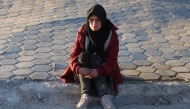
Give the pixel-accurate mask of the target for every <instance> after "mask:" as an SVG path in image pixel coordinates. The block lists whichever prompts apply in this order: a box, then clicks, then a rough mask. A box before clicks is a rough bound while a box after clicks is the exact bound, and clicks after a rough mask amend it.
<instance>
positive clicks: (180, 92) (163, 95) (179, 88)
mask: <svg viewBox="0 0 190 109" xmlns="http://www.w3.org/2000/svg"><path fill="white" fill-rule="evenodd" d="M62 98H67V100H68V101H69V100H72V99H73V100H74V101H73V102H74V103H75V104H76V103H77V102H78V100H79V99H80V88H79V85H74V84H71V83H69V84H64V83H61V82H44V81H42V82H35V81H30V82H25V83H19V82H18V83H15V84H12V85H11V83H5V84H3V83H1V90H0V105H1V104H2V105H3V104H4V105H14V104H17V103H20V102H23V101H31V100H34V99H36V100H38V101H43V102H46V101H50V100H52V99H54V100H53V101H52V102H57V103H59V102H63V100H61V99H62ZM56 100H57V101H56ZM93 100H97V98H94V99H93ZM73 102H72V103H73ZM114 102H115V103H116V104H117V102H119V103H122V104H126V105H130V104H153V105H160V104H171V103H189V102H190V84H189V83H187V82H186V83H180V82H151V83H141V82H135V83H132V82H124V83H122V84H120V85H119V93H118V94H117V96H116V97H115V99H114ZM52 104H54V103H52Z"/></svg>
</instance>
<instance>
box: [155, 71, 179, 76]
mask: <svg viewBox="0 0 190 109" xmlns="http://www.w3.org/2000/svg"><path fill="white" fill-rule="evenodd" d="M155 73H157V74H159V75H161V76H169V77H170V76H175V75H176V74H177V73H176V72H174V71H171V70H157V71H156V72H155Z"/></svg>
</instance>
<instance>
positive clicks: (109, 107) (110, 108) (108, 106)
mask: <svg viewBox="0 0 190 109" xmlns="http://www.w3.org/2000/svg"><path fill="white" fill-rule="evenodd" d="M111 99H112V96H111V95H104V96H102V98H101V101H100V102H101V104H102V105H103V107H104V109H115V106H114V105H113V103H112V101H111Z"/></svg>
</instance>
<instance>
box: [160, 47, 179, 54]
mask: <svg viewBox="0 0 190 109" xmlns="http://www.w3.org/2000/svg"><path fill="white" fill-rule="evenodd" d="M158 51H161V52H164V53H167V52H172V53H175V51H176V50H174V49H172V48H165V47H161V48H159V49H158Z"/></svg>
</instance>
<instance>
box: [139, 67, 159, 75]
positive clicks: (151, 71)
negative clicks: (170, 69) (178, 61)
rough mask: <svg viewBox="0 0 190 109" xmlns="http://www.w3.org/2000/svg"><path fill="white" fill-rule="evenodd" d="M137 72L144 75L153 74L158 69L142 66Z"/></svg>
mask: <svg viewBox="0 0 190 109" xmlns="http://www.w3.org/2000/svg"><path fill="white" fill-rule="evenodd" d="M136 70H137V71H139V72H142V73H153V72H154V71H155V70H156V69H155V68H152V67H149V66H140V67H138V68H136Z"/></svg>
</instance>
